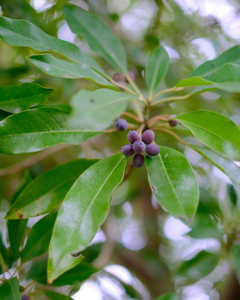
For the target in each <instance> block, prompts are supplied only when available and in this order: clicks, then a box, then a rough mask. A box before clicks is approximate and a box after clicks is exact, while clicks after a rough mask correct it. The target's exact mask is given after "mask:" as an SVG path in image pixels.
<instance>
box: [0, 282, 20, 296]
mask: <svg viewBox="0 0 240 300" xmlns="http://www.w3.org/2000/svg"><path fill="white" fill-rule="evenodd" d="M0 299H1V300H21V296H20V293H19V282H18V279H17V277H13V278H10V279H9V280H6V281H4V282H3V284H2V285H0Z"/></svg>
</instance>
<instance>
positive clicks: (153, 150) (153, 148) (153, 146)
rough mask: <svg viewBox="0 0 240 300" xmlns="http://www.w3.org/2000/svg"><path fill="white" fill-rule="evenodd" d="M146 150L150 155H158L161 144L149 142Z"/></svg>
mask: <svg viewBox="0 0 240 300" xmlns="http://www.w3.org/2000/svg"><path fill="white" fill-rule="evenodd" d="M146 152H147V154H148V155H150V156H156V155H158V154H159V152H160V148H159V146H158V145H156V144H149V145H147V147H146Z"/></svg>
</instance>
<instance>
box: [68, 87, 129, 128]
mask: <svg viewBox="0 0 240 300" xmlns="http://www.w3.org/2000/svg"><path fill="white" fill-rule="evenodd" d="M131 98H133V96H129V95H127V94H124V93H119V92H115V91H111V90H108V89H100V90H96V91H94V92H90V91H86V90H80V91H79V92H78V93H77V94H76V95H74V96H73V98H72V100H71V106H72V107H73V113H72V115H71V116H70V124H71V125H73V126H77V127H80V128H85V129H93V130H97V129H98V130H99V129H100V130H103V129H105V128H107V127H109V126H110V125H111V124H112V123H113V121H114V120H115V119H116V117H117V116H118V115H120V114H121V113H122V112H123V111H125V109H126V106H127V104H128V102H129V101H130V100H131Z"/></svg>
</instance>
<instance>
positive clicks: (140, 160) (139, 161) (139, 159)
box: [133, 153, 144, 168]
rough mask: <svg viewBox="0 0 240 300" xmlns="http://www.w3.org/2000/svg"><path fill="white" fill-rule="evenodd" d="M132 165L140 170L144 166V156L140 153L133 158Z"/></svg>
mask: <svg viewBox="0 0 240 300" xmlns="http://www.w3.org/2000/svg"><path fill="white" fill-rule="evenodd" d="M133 164H134V167H136V168H141V167H142V166H143V165H144V156H143V155H142V154H140V153H138V154H136V155H135V156H134V157H133Z"/></svg>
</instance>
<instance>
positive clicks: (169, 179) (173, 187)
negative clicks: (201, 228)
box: [146, 147, 199, 219]
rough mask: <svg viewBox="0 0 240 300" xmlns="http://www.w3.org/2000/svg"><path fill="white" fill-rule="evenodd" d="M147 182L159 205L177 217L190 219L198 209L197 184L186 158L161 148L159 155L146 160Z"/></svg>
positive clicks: (168, 149)
mask: <svg viewBox="0 0 240 300" xmlns="http://www.w3.org/2000/svg"><path fill="white" fill-rule="evenodd" d="M146 168H147V170H148V180H149V184H150V187H151V190H152V192H153V194H154V196H155V197H156V198H157V200H158V202H159V204H160V205H161V206H162V207H163V208H164V209H165V210H167V211H168V212H169V213H170V214H171V215H173V216H174V217H183V218H185V219H186V218H187V219H191V218H193V217H194V215H195V212H196V209H197V205H198V198H199V192H198V182H197V179H196V176H195V174H194V172H193V169H192V167H191V165H190V164H189V162H188V161H187V159H186V157H185V156H184V155H183V154H181V153H180V152H178V151H176V150H174V149H171V148H166V147H161V151H160V154H159V155H157V156H154V157H149V156H147V157H146Z"/></svg>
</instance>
